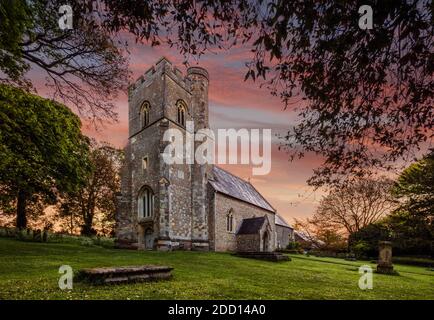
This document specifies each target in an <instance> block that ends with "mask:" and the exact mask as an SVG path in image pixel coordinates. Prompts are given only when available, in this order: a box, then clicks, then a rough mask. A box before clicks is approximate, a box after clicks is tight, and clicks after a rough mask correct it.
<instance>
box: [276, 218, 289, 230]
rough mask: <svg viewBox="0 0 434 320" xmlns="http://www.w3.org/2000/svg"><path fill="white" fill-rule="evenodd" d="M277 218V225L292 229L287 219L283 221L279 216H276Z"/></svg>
mask: <svg viewBox="0 0 434 320" xmlns="http://www.w3.org/2000/svg"><path fill="white" fill-rule="evenodd" d="M275 217H276V220H275V223H276V225H279V226H282V227H286V228H291V229H292V227H291V226H290V225H289V224H288V222H286V221H285V219H283V217H281V216H279V215H278V214H276V216H275Z"/></svg>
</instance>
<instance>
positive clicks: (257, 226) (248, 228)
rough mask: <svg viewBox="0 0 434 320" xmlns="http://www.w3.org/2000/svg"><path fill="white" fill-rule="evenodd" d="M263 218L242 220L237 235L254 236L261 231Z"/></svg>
mask: <svg viewBox="0 0 434 320" xmlns="http://www.w3.org/2000/svg"><path fill="white" fill-rule="evenodd" d="M264 222H265V217H257V218H248V219H243V221H242V223H241V226H240V229H238V232H237V234H256V233H258V232H259V230H261V228H262V226H263V224H264Z"/></svg>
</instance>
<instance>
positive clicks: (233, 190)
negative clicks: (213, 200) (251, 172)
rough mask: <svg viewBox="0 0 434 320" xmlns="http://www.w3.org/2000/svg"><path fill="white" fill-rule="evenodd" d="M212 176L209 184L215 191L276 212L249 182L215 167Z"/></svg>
mask: <svg viewBox="0 0 434 320" xmlns="http://www.w3.org/2000/svg"><path fill="white" fill-rule="evenodd" d="M213 174H214V179H213V180H209V183H210V184H211V186H212V187H213V188H214V190H215V191H217V192H220V193H223V194H226V195H228V196H230V197H234V198H237V199H239V200H241V201H245V202H248V203H250V204H253V205H255V206H257V207H260V208H262V209H265V210H268V211H271V212H275V211H276V210H274V209H273V207H272V206H271V205H270V204H269V203H268V202H267V200H265V198H264V197H263V196H262V195H261V194H260V193H259V192H258V191H257V190H256V189H255V187H254V186H252V184H251V183H250V182H247V181H245V180H243V179H241V178H239V177H237V176H234V175H233V174H231V173H229V172H228V171H226V170H223V169H222V168H219V167H217V166H213Z"/></svg>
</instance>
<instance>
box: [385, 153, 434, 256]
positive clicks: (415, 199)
mask: <svg viewBox="0 0 434 320" xmlns="http://www.w3.org/2000/svg"><path fill="white" fill-rule="evenodd" d="M393 194H394V195H395V196H396V197H397V198H398V199H399V200H400V206H399V207H398V209H397V210H396V211H395V212H394V213H393V214H392V215H391V216H390V218H389V224H390V228H391V230H393V233H394V234H395V237H396V238H397V239H399V240H398V241H401V242H402V241H403V240H404V243H403V244H402V245H401V247H402V248H403V249H404V250H407V251H411V252H412V253H421V252H425V253H426V252H428V251H429V250H431V255H432V254H433V251H434V248H433V246H432V245H433V239H434V150H431V151H430V152H429V153H428V154H427V155H426V156H424V157H423V158H422V159H421V160H419V161H417V162H415V163H413V164H412V165H410V166H409V167H408V168H406V169H405V170H404V171H403V172H402V173H401V175H400V176H399V177H398V180H397V182H396V184H395V186H394V188H393Z"/></svg>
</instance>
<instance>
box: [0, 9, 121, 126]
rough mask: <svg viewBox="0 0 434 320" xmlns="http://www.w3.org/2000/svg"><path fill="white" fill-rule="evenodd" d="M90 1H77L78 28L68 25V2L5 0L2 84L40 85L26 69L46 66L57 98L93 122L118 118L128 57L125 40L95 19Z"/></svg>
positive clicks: (0, 16)
mask: <svg viewBox="0 0 434 320" xmlns="http://www.w3.org/2000/svg"><path fill="white" fill-rule="evenodd" d="M85 3H86V1H72V2H71V5H72V9H73V11H72V13H73V29H71V30H62V29H61V28H60V27H59V22H58V20H59V18H60V16H61V14H59V8H60V7H61V5H63V4H65V3H64V1H59V0H43V1H41V0H36V1H24V0H16V1H11V0H5V1H1V2H0V71H1V72H2V74H1V73H0V83H10V84H14V85H16V86H19V87H22V88H24V89H27V90H29V89H32V88H33V89H34V86H33V84H34V81H33V82H32V81H31V80H30V79H28V78H26V73H27V71H29V70H30V69H35V70H42V71H43V72H44V73H45V75H46V85H47V86H48V87H50V88H51V89H52V91H53V97H54V98H56V99H57V98H59V99H61V101H62V102H64V103H67V104H68V105H71V106H73V107H74V108H75V109H76V110H77V111H78V112H79V113H80V114H81V115H82V116H87V117H88V118H89V119H90V120H92V121H97V120H101V119H106V118H108V119H116V112H115V110H114V104H113V99H114V98H116V95H117V93H118V92H120V91H123V90H125V89H126V86H127V80H128V70H127V60H126V59H125V57H123V50H122V47H121V46H120V43H119V42H116V41H115V40H114V38H113V37H111V36H110V34H109V32H108V31H105V30H104V29H103V28H100V27H98V26H97V25H95V24H94V23H92V14H91V12H90V10H89V8H88V7H85V6H84V4H85ZM90 8H92V7H90ZM78 12H80V14H77V13H78ZM2 75H3V76H2Z"/></svg>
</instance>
